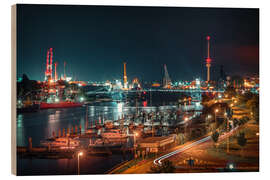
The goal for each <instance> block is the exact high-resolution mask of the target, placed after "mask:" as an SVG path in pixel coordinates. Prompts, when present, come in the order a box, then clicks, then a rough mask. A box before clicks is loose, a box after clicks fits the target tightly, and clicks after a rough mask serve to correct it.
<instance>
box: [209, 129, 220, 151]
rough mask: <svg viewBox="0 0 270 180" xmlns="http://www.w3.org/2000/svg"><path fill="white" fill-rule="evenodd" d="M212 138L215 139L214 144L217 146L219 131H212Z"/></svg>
mask: <svg viewBox="0 0 270 180" xmlns="http://www.w3.org/2000/svg"><path fill="white" fill-rule="evenodd" d="M211 137H212V140H213V141H214V144H215V147H216V144H217V142H218V138H219V133H218V132H217V131H215V132H214V133H212V136H211Z"/></svg>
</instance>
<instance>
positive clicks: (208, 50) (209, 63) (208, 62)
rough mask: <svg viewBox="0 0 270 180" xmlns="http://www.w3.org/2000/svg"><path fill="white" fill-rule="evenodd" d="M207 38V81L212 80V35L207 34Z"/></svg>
mask: <svg viewBox="0 0 270 180" xmlns="http://www.w3.org/2000/svg"><path fill="white" fill-rule="evenodd" d="M206 40H207V46H208V47H207V58H206V68H207V82H208V83H209V82H210V67H211V61H212V60H211V58H210V36H206Z"/></svg>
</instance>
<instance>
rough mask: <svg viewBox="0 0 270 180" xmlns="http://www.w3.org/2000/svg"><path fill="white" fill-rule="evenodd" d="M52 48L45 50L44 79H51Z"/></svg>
mask: <svg viewBox="0 0 270 180" xmlns="http://www.w3.org/2000/svg"><path fill="white" fill-rule="evenodd" d="M52 50H53V49H52V48H50V49H48V51H47V58H46V71H45V80H47V81H50V80H52V58H53V52H52Z"/></svg>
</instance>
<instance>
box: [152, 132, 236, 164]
mask: <svg viewBox="0 0 270 180" xmlns="http://www.w3.org/2000/svg"><path fill="white" fill-rule="evenodd" d="M237 128H238V127H235V128H234V129H232V130H231V131H230V132H228V133H226V134H224V135H222V136H220V138H219V139H223V138H225V137H226V136H230V135H231V134H232V133H233V132H234V131H235V130H236V129H237ZM210 139H211V136H207V137H205V138H202V139H200V140H198V141H195V142H193V143H191V144H189V145H186V146H185V147H182V148H180V149H177V150H175V151H173V152H170V153H168V154H165V155H163V156H160V157H159V158H157V159H155V160H154V164H155V165H161V164H162V163H161V161H162V160H164V159H167V158H169V157H171V156H173V155H175V154H178V153H180V152H183V151H185V150H187V149H190V148H192V147H194V146H196V145H198V144H201V143H204V142H206V141H208V140H210Z"/></svg>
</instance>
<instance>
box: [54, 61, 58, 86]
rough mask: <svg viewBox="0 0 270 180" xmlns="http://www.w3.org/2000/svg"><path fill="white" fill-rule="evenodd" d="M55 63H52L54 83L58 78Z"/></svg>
mask: <svg viewBox="0 0 270 180" xmlns="http://www.w3.org/2000/svg"><path fill="white" fill-rule="evenodd" d="M56 69H57V62H55V63H54V81H55V82H56V81H57V79H58V77H57V70H56Z"/></svg>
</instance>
